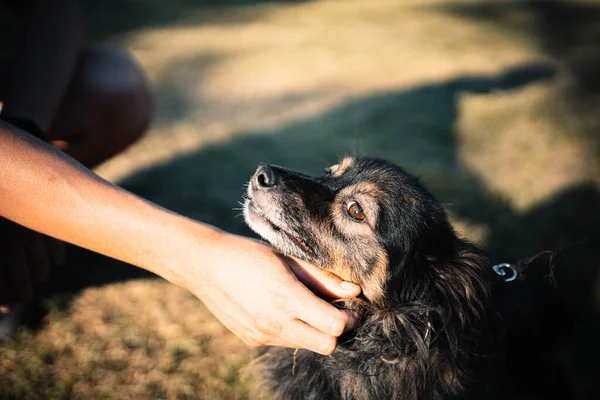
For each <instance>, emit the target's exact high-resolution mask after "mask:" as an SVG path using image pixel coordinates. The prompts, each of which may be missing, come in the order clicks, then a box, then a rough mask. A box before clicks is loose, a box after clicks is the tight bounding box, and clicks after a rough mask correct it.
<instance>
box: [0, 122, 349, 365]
mask: <svg viewBox="0 0 600 400" xmlns="http://www.w3.org/2000/svg"><path fill="white" fill-rule="evenodd" d="M0 216H2V217H5V218H7V219H10V220H12V221H14V222H17V223H19V224H21V225H24V226H26V227H28V228H30V229H32V230H35V231H37V232H41V233H44V234H46V235H49V236H52V237H55V238H58V239H61V240H64V241H66V242H69V243H73V244H75V245H78V246H81V247H84V248H87V249H89V250H92V251H95V252H98V253H101V254H104V255H107V256H109V257H113V258H116V259H119V260H121V261H124V262H127V263H130V264H133V265H136V266H138V267H141V268H144V269H147V270H149V271H151V272H154V273H156V274H157V275H160V276H162V277H163V278H165V279H167V280H169V281H170V282H172V283H175V284H177V285H179V286H181V287H184V288H186V289H188V290H190V291H191V292H192V293H194V294H195V295H196V296H197V297H199V298H200V299H201V300H202V301H203V302H204V303H205V304H206V306H207V307H208V308H209V309H210V310H211V312H213V313H214V314H215V316H216V317H217V318H218V319H219V320H220V321H221V322H222V323H223V324H224V325H225V326H226V327H227V328H229V329H230V330H231V331H233V332H234V333H235V334H236V335H237V336H239V337H240V338H241V339H242V340H244V341H245V342H246V343H248V344H250V345H255V346H257V345H266V344H270V345H280V346H286V347H302V348H308V349H310V350H313V351H317V352H320V353H323V354H329V353H331V352H332V351H333V349H334V347H335V338H336V337H337V336H339V335H340V334H341V333H342V331H343V330H344V327H346V326H348V325H351V324H352V315H351V313H350V312H348V311H345V310H338V309H336V308H335V307H333V306H331V305H330V304H328V303H326V302H325V301H323V300H321V299H319V298H317V297H316V296H314V295H313V294H312V293H311V292H310V291H309V290H308V289H306V287H305V286H303V285H302V284H301V283H300V282H299V281H298V280H297V279H296V277H295V275H294V274H293V273H292V272H291V270H292V269H294V270H296V271H303V272H304V273H303V274H302V275H312V276H313V277H315V278H314V279H315V280H316V281H319V282H320V283H321V284H323V285H324V286H325V287H327V289H329V291H330V292H332V293H333V294H334V295H337V296H340V297H341V296H344V297H352V296H356V295H358V292H359V291H360V289H359V288H358V287H356V286H353V287H351V288H350V289H348V290H344V289H343V288H341V286H340V285H339V284H340V282H341V281H340V279H339V278H337V277H335V276H332V275H328V274H325V273H324V272H322V271H320V270H318V269H317V268H316V267H314V266H312V265H310V264H307V263H304V262H302V261H299V260H296V261H294V262H292V261H291V260H289V259H285V258H283V257H281V256H280V255H277V254H275V253H274V252H272V251H271V250H270V249H269V248H268V247H266V246H264V245H262V244H259V243H257V242H255V241H252V240H249V239H245V238H241V237H238V236H234V235H230V234H227V233H225V232H222V231H220V230H218V229H216V228H214V227H211V226H208V225H205V224H201V223H198V222H195V221H192V220H190V219H187V218H184V217H182V216H180V215H177V214H175V213H172V212H170V211H168V210H165V209H163V208H161V207H159V206H157V205H155V204H152V203H150V202H148V201H146V200H143V199H141V198H139V197H137V196H135V195H133V194H131V193H128V192H127V191H125V190H123V189H121V188H119V187H117V186H115V185H113V184H111V183H109V182H106V181H105V180H103V179H101V178H100V177H98V176H97V175H95V174H94V173H92V172H91V171H90V170H88V169H86V168H85V167H83V166H82V165H80V164H78V163H77V162H76V161H74V160H72V159H71V158H69V157H68V156H66V155H64V154H63V153H61V152H60V151H58V150H55V149H53V148H52V147H51V146H49V145H47V144H45V143H44V142H42V141H40V140H38V139H36V138H33V137H29V136H27V135H25V134H23V133H21V132H19V131H17V130H16V129H14V128H13V127H11V126H10V125H7V124H4V123H2V122H0ZM298 275H301V274H298ZM304 281H305V282H306V280H304Z"/></svg>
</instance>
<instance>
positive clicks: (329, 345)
mask: <svg viewBox="0 0 600 400" xmlns="http://www.w3.org/2000/svg"><path fill="white" fill-rule="evenodd" d="M336 344H337V343H336V340H335V339H334V338H329V339H328V340H327V341H325V342H324V343H323V347H322V349H321V351H319V353H321V354H323V355H326V356H328V355H330V354H332V353H333V351H334V350H335V346H336Z"/></svg>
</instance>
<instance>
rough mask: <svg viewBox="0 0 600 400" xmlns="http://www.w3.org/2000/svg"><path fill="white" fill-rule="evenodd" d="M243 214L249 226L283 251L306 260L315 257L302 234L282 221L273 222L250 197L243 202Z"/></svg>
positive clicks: (311, 259)
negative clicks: (291, 246)
mask: <svg viewBox="0 0 600 400" xmlns="http://www.w3.org/2000/svg"><path fill="white" fill-rule="evenodd" d="M244 216H245V219H246V223H247V224H248V225H249V226H250V228H252V230H254V231H255V232H256V233H258V234H259V235H260V236H262V237H263V238H264V239H265V240H267V241H269V242H270V243H271V244H272V245H273V246H274V247H276V248H277V249H278V250H280V251H282V252H284V253H292V254H291V255H294V256H298V257H300V258H303V259H305V260H307V261H313V260H314V259H315V254H316V253H315V251H314V249H313V247H312V246H311V245H310V244H309V243H308V242H307V240H306V239H304V238H303V237H302V235H300V234H299V233H297V232H295V231H294V230H293V229H291V228H290V227H288V226H284V225H283V224H282V223H277V222H275V221H274V219H273V218H270V217H269V215H268V214H267V213H266V212H265V211H263V210H262V209H261V208H260V206H259V205H258V204H257V203H256V201H254V200H253V199H252V198H248V199H247V200H246V202H245V204H244ZM286 244H292V245H293V246H294V247H295V248H296V249H297V250H298V252H299V253H300V254H298V252H294V251H289V250H290V249H289V246H287V245H286Z"/></svg>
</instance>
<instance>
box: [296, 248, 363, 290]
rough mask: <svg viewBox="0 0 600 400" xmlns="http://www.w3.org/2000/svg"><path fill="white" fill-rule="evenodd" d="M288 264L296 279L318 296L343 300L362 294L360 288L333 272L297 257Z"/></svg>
mask: <svg viewBox="0 0 600 400" xmlns="http://www.w3.org/2000/svg"><path fill="white" fill-rule="evenodd" d="M286 262H287V264H288V266H289V267H290V269H291V270H292V272H293V273H294V275H296V278H298V280H299V281H300V282H302V283H303V284H304V285H306V287H308V288H309V289H310V290H311V291H313V292H314V293H315V294H317V295H320V296H322V297H330V298H337V299H341V298H348V297H356V296H358V295H359V294H360V291H361V289H360V286H358V285H357V284H356V283H352V282H347V281H344V280H343V279H342V278H340V277H339V276H337V275H336V274H334V273H333V272H330V271H326V270H324V269H322V268H319V267H317V266H315V265H313V264H311V263H309V262H306V261H304V260H300V259H298V258H295V257H293V258H292V257H288V258H287V259H286Z"/></svg>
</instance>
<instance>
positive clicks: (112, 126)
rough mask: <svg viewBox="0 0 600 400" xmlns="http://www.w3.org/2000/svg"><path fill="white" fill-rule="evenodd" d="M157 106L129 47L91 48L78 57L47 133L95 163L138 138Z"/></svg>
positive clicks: (81, 159) (90, 163)
mask: <svg viewBox="0 0 600 400" xmlns="http://www.w3.org/2000/svg"><path fill="white" fill-rule="evenodd" d="M152 111H153V96H152V90H151V89H150V86H149V85H148V82H147V80H146V78H145V76H144V73H143V72H142V70H141V68H140V67H139V66H138V65H137V63H136V62H135V60H134V59H133V58H132V57H131V56H130V55H129V54H128V53H127V52H126V51H124V50H118V49H112V48H93V49H87V50H85V51H83V52H82V54H81V56H80V57H79V60H78V64H77V66H76V68H75V71H74V74H73V77H72V78H71V82H70V84H69V86H68V89H67V91H66V93H65V95H64V98H63V100H62V102H61V104H60V106H59V109H58V112H57V115H56V117H55V118H54V121H53V123H52V124H51V127H50V129H49V130H48V132H47V138H48V140H49V141H50V142H51V143H53V144H54V145H55V146H56V147H58V148H60V149H61V150H64V151H65V152H66V153H67V154H69V155H70V156H72V157H73V158H75V159H76V160H78V161H79V162H81V163H82V164H84V165H86V166H88V167H94V166H96V165H98V164H100V163H102V162H103V161H106V160H107V159H108V158H110V157H112V156H114V155H116V154H118V153H119V152H121V151H122V150H123V149H125V148H126V147H128V146H129V145H131V144H132V143H134V142H135V141H136V140H138V139H139V138H140V137H141V136H142V135H143V134H144V132H145V130H146V129H147V127H148V124H149V122H150V119H151V116H152Z"/></svg>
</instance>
